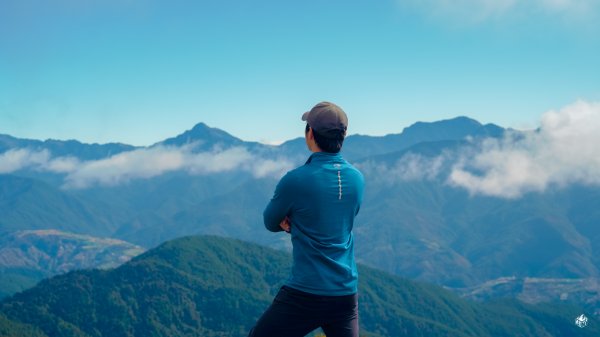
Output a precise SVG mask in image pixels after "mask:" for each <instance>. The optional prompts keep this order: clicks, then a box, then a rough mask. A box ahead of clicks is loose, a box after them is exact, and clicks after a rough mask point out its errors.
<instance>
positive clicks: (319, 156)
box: [305, 152, 342, 165]
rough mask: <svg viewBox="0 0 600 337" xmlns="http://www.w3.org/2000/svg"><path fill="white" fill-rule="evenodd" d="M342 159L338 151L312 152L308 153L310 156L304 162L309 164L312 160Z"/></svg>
mask: <svg viewBox="0 0 600 337" xmlns="http://www.w3.org/2000/svg"><path fill="white" fill-rule="evenodd" d="M341 159H342V155H341V154H340V153H339V152H338V153H330V152H314V153H313V154H311V155H310V157H308V160H307V161H306V163H305V165H306V164H310V163H312V162H313V161H314V162H323V161H336V160H341Z"/></svg>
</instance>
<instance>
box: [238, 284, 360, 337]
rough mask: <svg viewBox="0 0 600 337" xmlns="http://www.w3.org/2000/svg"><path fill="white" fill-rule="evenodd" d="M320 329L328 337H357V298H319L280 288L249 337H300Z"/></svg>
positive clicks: (353, 296) (355, 296)
mask: <svg viewBox="0 0 600 337" xmlns="http://www.w3.org/2000/svg"><path fill="white" fill-rule="evenodd" d="M319 327H321V328H322V329H323V332H324V333H325V335H327V337H358V296H357V295H356V294H354V295H348V296H320V295H313V294H309V293H305V292H303V291H300V290H296V289H293V288H290V287H287V286H283V287H281V289H280V290H279V292H278V293H277V296H275V299H274V300H273V303H272V304H271V306H269V308H268V309H267V310H266V311H265V313H264V314H263V315H262V317H261V318H259V320H258V322H256V326H254V328H252V330H251V331H250V334H249V335H248V337H263V336H264V337H303V336H305V335H306V334H308V333H309V332H311V331H313V330H315V329H317V328H319Z"/></svg>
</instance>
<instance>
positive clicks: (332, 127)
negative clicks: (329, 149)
mask: <svg viewBox="0 0 600 337" xmlns="http://www.w3.org/2000/svg"><path fill="white" fill-rule="evenodd" d="M302 120H303V121H306V123H308V125H309V126H310V127H311V128H312V129H313V131H315V132H317V133H318V134H320V135H322V136H324V137H329V138H337V137H339V136H340V135H341V136H345V135H346V129H347V128H348V116H346V113H345V112H344V110H342V108H340V107H339V106H337V105H335V104H333V103H331V102H321V103H319V104H317V105H315V106H314V107H313V108H312V109H310V111H307V112H305V113H304V114H303V115H302Z"/></svg>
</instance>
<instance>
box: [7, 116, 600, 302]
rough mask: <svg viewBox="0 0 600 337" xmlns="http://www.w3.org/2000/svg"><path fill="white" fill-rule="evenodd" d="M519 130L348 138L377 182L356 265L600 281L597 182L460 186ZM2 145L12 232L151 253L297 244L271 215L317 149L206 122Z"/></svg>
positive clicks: (468, 125) (456, 125) (452, 276)
mask: <svg viewBox="0 0 600 337" xmlns="http://www.w3.org/2000/svg"><path fill="white" fill-rule="evenodd" d="M298 130H299V136H301V135H302V132H303V130H302V127H299V129H298ZM507 134H510V135H511V137H513V138H515V137H516V138H518V137H524V135H525V134H526V133H524V132H517V131H514V130H505V129H503V128H501V127H499V126H496V125H493V124H487V125H482V124H480V123H479V122H477V121H475V120H472V119H469V118H466V117H459V118H455V119H451V120H445V121H439V122H433V123H422V122H419V123H416V124H414V125H412V126H410V127H408V128H406V129H404V130H403V131H402V133H398V134H391V135H387V136H382V137H372V136H362V135H353V136H350V137H348V138H347V140H346V143H345V146H344V150H343V153H344V156H345V157H346V158H347V159H348V160H349V161H351V162H352V163H354V164H356V165H357V166H358V167H359V168H360V169H361V170H362V171H363V173H364V174H365V177H366V183H367V186H366V191H365V200H364V204H363V207H362V208H361V212H360V214H359V216H358V218H357V220H356V227H355V234H356V243H357V246H356V249H357V258H358V259H359V260H360V261H361V262H362V263H364V264H367V265H370V266H374V267H377V268H380V269H383V270H385V271H388V272H390V273H393V274H396V275H401V276H406V277H410V278H416V279H420V280H427V281H431V282H435V283H438V284H441V285H445V286H448V287H456V288H469V287H477V286H478V285H480V284H485V282H487V281H490V280H495V279H498V278H502V277H513V276H514V277H516V278H525V277H530V278H556V279H564V278H569V279H590V278H591V279H595V278H599V277H600V227H598V226H597V224H598V223H600V208H598V206H597V205H599V204H600V188H598V187H597V186H592V185H590V186H588V185H584V184H576V183H575V184H568V185H565V186H558V185H557V186H550V187H549V188H548V189H546V190H545V191H544V192H526V193H524V194H523V195H522V196H519V197H515V198H502V197H495V196H485V195H481V194H473V193H470V192H469V191H467V190H465V189H464V188H462V187H459V186H455V185H452V184H451V183H449V180H448V177H449V175H450V174H451V172H453V170H454V169H455V167H456V166H457V165H458V164H460V160H465V158H467V159H468V158H469V155H470V154H471V153H473V152H474V151H476V150H477V149H481V148H482V144H485V142H488V141H489V140H490V139H492V140H494V139H495V140H502V139H503V137H505V136H506V135H507ZM58 143H60V142H58ZM67 143H68V146H67ZM52 146H54V147H52ZM71 146H73V147H75V148H73V149H71ZM57 148H60V149H63V150H61V151H63V152H56V153H55V152H54V151H58V150H56V149H57ZM67 148H69V149H70V150H69V151H67V152H65V151H64V149H67ZM0 149H3V151H5V152H4V153H2V152H1V151H2V150H0V172H3V173H4V174H3V175H0V182H1V183H0V232H4V233H6V232H12V231H15V230H30V229H57V230H64V231H68V232H74V233H79V234H90V235H93V236H100V237H113V238H118V239H122V240H125V241H128V242H132V243H134V244H137V245H141V246H143V247H146V248H151V247H153V246H156V245H158V244H160V243H162V242H164V241H167V240H170V239H173V238H176V237H180V236H184V235H190V234H214V235H221V236H227V237H233V238H238V239H243V240H248V241H252V242H256V243H260V244H264V245H269V246H272V247H276V248H283V249H285V248H289V242H288V241H286V240H285V237H284V236H281V235H278V234H271V233H268V232H267V231H266V230H264V227H263V225H262V210H263V208H264V206H265V205H266V203H267V202H268V200H269V198H270V197H271V196H272V193H273V189H274V187H275V184H276V183H277V181H278V179H279V177H280V176H281V174H283V173H284V172H285V171H286V170H288V169H290V168H293V167H295V166H297V165H301V164H302V163H303V162H304V161H305V160H306V158H307V157H308V155H309V153H308V151H307V150H306V145H305V143H304V139H302V138H297V139H294V140H290V141H288V142H285V143H283V144H281V145H279V146H271V145H264V144H259V143H253V142H244V141H243V140H240V139H238V138H236V137H234V136H232V135H230V134H228V133H227V132H225V131H223V130H219V129H216V128H210V127H208V126H207V125H205V124H203V123H200V124H198V125H196V126H195V127H194V128H192V129H191V130H188V131H186V132H183V133H182V134H181V135H179V136H175V137H173V138H170V139H167V140H164V141H162V142H158V143H157V144H154V145H153V146H150V147H144V148H134V147H128V146H126V145H120V144H116V145H115V144H108V145H89V144H80V143H78V142H65V144H63V145H61V146H60V147H57V145H56V144H55V142H54V141H53V142H39V141H22V140H18V139H15V138H13V137H9V136H1V137H0ZM92 149H102V151H99V150H98V151H97V152H94V151H92ZM43 150H46V151H47V152H48V154H47V155H43V153H42V155H40V152H39V151H43ZM92 152H93V153H94V156H93V157H92V156H91V155H89V156H86V155H83V154H89V153H92ZM65 156H70V158H71V159H70V160H66V159H65V158H69V157H65ZM90 158H93V159H90ZM74 159H76V160H74ZM3 160H4V164H3ZM11 168H12V169H11ZM475 173H477V172H475ZM69 184H71V185H69ZM488 293H489V294H491V293H493V292H488ZM514 295H515V296H516V294H514ZM556 296H558V297H559V298H556ZM556 296H554V295H553V296H552V297H549V298H550V299H554V300H559V299H560V296H559V295H556ZM563 298H564V296H563ZM566 298H569V299H572V298H573V297H569V296H566Z"/></svg>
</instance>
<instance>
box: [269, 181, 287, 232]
mask: <svg viewBox="0 0 600 337" xmlns="http://www.w3.org/2000/svg"><path fill="white" fill-rule="evenodd" d="M291 180H292V178H291V175H290V174H289V173H288V174H286V175H285V176H283V178H281V180H280V181H279V183H278V184H277V187H276V188H275V193H274V195H273V198H272V199H271V201H270V202H269V204H268V205H267V207H266V208H265V210H264V212H263V219H264V222H265V227H266V228H267V229H268V230H270V231H271V232H280V231H282V230H283V229H282V228H281V227H279V224H280V223H281V221H282V220H283V219H284V218H285V217H286V216H287V215H288V214H289V213H290V211H291V209H292V201H293V198H292V196H293V192H292V191H293V188H292V186H291V183H292V181H291Z"/></svg>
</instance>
